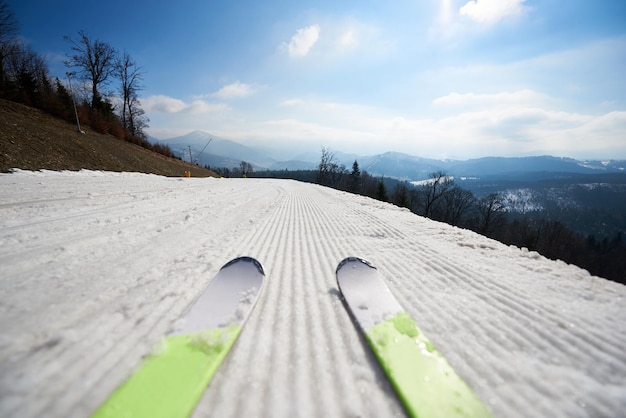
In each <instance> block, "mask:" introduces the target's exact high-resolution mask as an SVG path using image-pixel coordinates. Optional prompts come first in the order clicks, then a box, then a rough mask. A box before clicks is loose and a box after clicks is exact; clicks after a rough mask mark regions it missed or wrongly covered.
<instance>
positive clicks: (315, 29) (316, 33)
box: [286, 25, 320, 57]
mask: <svg viewBox="0 0 626 418" xmlns="http://www.w3.org/2000/svg"><path fill="white" fill-rule="evenodd" d="M319 37H320V26H319V25H311V26H307V27H305V28H301V29H298V30H297V31H296V33H295V34H294V35H293V36H292V37H291V40H290V41H289V43H288V44H287V45H286V47H287V53H288V54H289V56H290V57H305V56H306V55H308V53H309V51H310V50H311V48H313V46H314V45H315V44H316V43H317V41H318V39H319Z"/></svg>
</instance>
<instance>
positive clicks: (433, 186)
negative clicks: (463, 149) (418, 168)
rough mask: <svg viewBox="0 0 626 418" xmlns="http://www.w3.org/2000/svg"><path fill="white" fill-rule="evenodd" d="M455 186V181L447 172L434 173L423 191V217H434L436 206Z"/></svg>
mask: <svg viewBox="0 0 626 418" xmlns="http://www.w3.org/2000/svg"><path fill="white" fill-rule="evenodd" d="M453 185H454V180H453V179H452V178H451V177H449V176H448V175H447V174H446V173H445V172H443V171H438V172H435V173H432V174H431V175H430V179H429V180H428V181H427V182H426V184H424V186H423V187H422V190H421V195H422V202H421V203H422V215H424V216H426V217H432V216H433V212H434V210H435V207H436V206H435V205H436V204H437V203H438V201H439V199H441V197H442V196H444V195H445V194H446V192H447V191H448V190H449V189H450V188H452V186H453Z"/></svg>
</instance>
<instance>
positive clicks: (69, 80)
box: [65, 72, 83, 134]
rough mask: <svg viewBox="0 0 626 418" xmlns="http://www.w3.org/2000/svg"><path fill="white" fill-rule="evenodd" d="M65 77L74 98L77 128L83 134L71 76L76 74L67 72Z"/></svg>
mask: <svg viewBox="0 0 626 418" xmlns="http://www.w3.org/2000/svg"><path fill="white" fill-rule="evenodd" d="M65 75H66V76H67V82H68V83H69V85H70V95H71V96H72V104H73V105H74V115H76V126H77V127H78V132H80V133H81V134H82V133H83V131H82V130H81V129H80V120H79V119H78V110H76V100H74V90H73V89H72V79H71V78H70V77H71V76H73V75H74V73H70V72H66V73H65Z"/></svg>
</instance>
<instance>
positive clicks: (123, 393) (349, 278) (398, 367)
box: [93, 257, 490, 418]
mask: <svg viewBox="0 0 626 418" xmlns="http://www.w3.org/2000/svg"><path fill="white" fill-rule="evenodd" d="M336 275H337V284H338V285H339V289H340V291H341V294H342V295H343V298H344V301H345V304H346V306H347V308H348V310H349V311H350V312H351V314H352V317H353V319H354V320H355V322H356V324H357V327H358V328H359V329H360V330H361V332H362V333H363V334H364V335H365V339H366V340H367V342H368V344H369V346H370V348H371V350H372V351H373V352H374V354H375V356H376V358H377V359H378V361H379V363H380V365H381V367H382V368H383V370H384V371H385V373H386V374H387V377H388V378H389V380H390V382H391V384H392V386H393V387H394V388H395V390H396V393H397V394H398V397H399V398H400V400H401V402H402V404H403V405H404V407H405V409H406V411H407V413H408V414H409V415H410V416H412V417H420V418H430V417H488V416H490V414H489V412H488V411H487V409H486V408H485V406H484V405H483V404H482V403H481V402H480V401H479V400H478V398H477V397H476V395H475V394H474V393H473V392H472V390H471V389H470V388H469V387H468V386H467V385H466V384H465V382H463V380H462V379H461V378H460V377H459V376H458V375H457V374H456V373H455V372H454V370H453V369H452V367H450V365H449V364H448V362H447V361H446V360H445V359H444V357H443V356H442V355H441V354H440V353H439V352H438V351H437V350H436V349H435V348H434V346H433V344H432V343H431V342H430V341H429V340H428V339H427V338H426V336H424V334H423V333H422V332H420V331H419V329H418V328H417V326H416V325H415V322H414V321H413V320H412V319H411V317H410V316H409V315H408V314H407V313H406V312H405V311H404V310H403V309H402V307H401V306H400V304H399V303H398V302H397V300H396V299H395V298H394V296H393V295H392V294H391V292H390V291H389V289H388V288H387V286H386V285H385V283H384V281H383V280H382V278H381V276H380V275H379V274H378V270H377V269H376V268H375V267H374V266H372V265H371V264H370V263H368V262H367V261H365V260H362V259H360V258H355V257H350V258H346V259H345V260H343V261H342V262H341V263H339V265H338V266H337V271H336ZM264 279H265V272H264V270H263V267H262V266H261V264H260V263H259V262H258V261H257V260H255V259H254V258H251V257H240V258H236V259H234V260H232V261H230V262H229V263H227V264H226V265H224V267H222V268H221V269H220V271H219V272H218V274H217V275H216V276H215V277H214V278H213V280H212V281H211V282H210V283H209V286H208V287H207V288H206V289H205V290H204V292H203V293H202V294H201V295H200V297H199V298H198V299H197V300H196V301H195V303H194V304H193V305H192V306H191V308H190V309H189V310H188V311H187V313H186V314H185V316H184V318H183V319H184V321H183V325H182V326H181V328H180V329H178V330H176V331H175V332H173V333H172V334H171V335H169V336H167V337H166V338H165V339H164V340H163V342H162V343H161V344H160V346H159V347H158V348H157V349H156V350H155V352H154V353H152V354H151V355H149V356H148V357H147V358H146V359H145V361H144V362H143V363H142V364H141V365H140V367H139V368H138V369H137V370H136V371H135V372H134V374H133V375H131V376H130V377H129V378H128V380H126V382H124V383H123V384H122V385H120V386H119V387H118V388H117V389H116V390H115V391H114V392H113V394H112V395H111V396H110V397H109V398H108V399H107V400H106V401H105V402H104V403H103V404H102V406H100V408H99V409H98V410H97V411H96V412H95V413H94V415H93V417H96V418H101V417H122V416H123V417H186V416H189V415H190V414H191V412H192V411H193V409H194V408H195V405H196V403H197V402H198V400H199V399H200V397H201V396H202V394H203V393H204V391H205V389H206V387H207V386H208V384H209V383H210V381H211V379H212V378H213V376H214V375H215V373H216V372H217V369H218V368H219V366H220V364H221V363H222V361H223V360H224V358H225V357H226V355H227V354H228V352H229V350H230V348H231V347H232V346H233V344H234V343H235V340H236V339H237V337H238V336H239V334H240V332H241V329H242V327H243V325H244V323H245V322H246V319H247V318H248V316H249V315H250V312H251V311H252V308H253V307H254V305H255V303H256V301H257V300H258V298H259V296H260V294H261V291H262V289H263V283H264V281H265V280H264Z"/></svg>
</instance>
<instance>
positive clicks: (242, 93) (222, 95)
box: [212, 81, 256, 99]
mask: <svg viewBox="0 0 626 418" xmlns="http://www.w3.org/2000/svg"><path fill="white" fill-rule="evenodd" d="M254 93H256V89H255V88H254V87H252V86H251V85H250V84H245V83H241V82H239V81H235V82H234V83H232V84H228V85H226V86H224V87H222V88H221V89H219V90H218V91H217V92H215V93H213V94H212V96H213V97H217V98H219V99H232V98H237V97H246V96H250V95H253V94H254Z"/></svg>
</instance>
